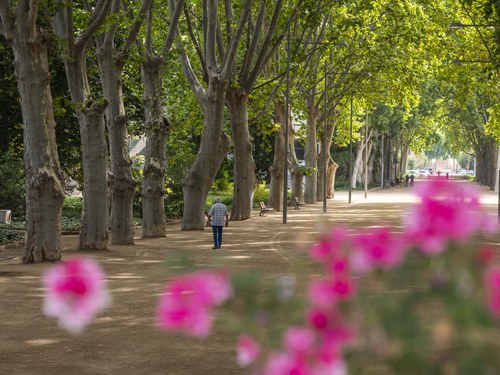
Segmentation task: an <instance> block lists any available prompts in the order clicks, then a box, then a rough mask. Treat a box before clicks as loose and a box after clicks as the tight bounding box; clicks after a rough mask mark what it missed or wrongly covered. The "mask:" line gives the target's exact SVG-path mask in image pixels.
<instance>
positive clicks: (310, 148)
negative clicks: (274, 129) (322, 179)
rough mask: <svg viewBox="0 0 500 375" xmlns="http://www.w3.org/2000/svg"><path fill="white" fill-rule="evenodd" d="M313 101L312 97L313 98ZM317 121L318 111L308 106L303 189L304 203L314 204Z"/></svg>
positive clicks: (316, 163) (316, 165) (316, 181)
mask: <svg viewBox="0 0 500 375" xmlns="http://www.w3.org/2000/svg"><path fill="white" fill-rule="evenodd" d="M313 100H314V97H313ZM317 120H318V109H317V108H316V106H314V105H310V106H309V111H308V114H307V138H306V146H305V150H304V159H305V162H306V167H307V168H308V173H307V176H306V182H305V188H304V202H305V203H311V204H314V203H316V202H317V201H318V199H317V190H318V151H317V146H316V143H317V140H316V129H317Z"/></svg>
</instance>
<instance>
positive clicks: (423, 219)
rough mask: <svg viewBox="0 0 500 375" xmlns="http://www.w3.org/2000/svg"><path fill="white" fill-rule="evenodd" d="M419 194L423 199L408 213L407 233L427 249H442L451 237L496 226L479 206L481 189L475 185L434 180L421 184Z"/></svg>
mask: <svg viewBox="0 0 500 375" xmlns="http://www.w3.org/2000/svg"><path fill="white" fill-rule="evenodd" d="M417 195H419V196H420V197H421V203H420V204H419V205H417V206H416V207H415V208H414V209H413V210H411V211H410V212H409V214H408V216H407V217H406V224H407V233H406V235H407V238H409V239H411V240H412V241H413V242H414V243H415V244H416V245H418V246H420V248H421V249H422V251H424V252H426V253H429V254H436V253H440V252H442V251H443V250H444V248H445V246H446V245H447V243H448V242H449V241H466V240H468V239H469V238H470V237H471V236H472V235H473V234H475V233H477V232H491V231H493V230H494V226H493V225H492V220H491V218H490V217H488V216H487V215H486V214H485V213H483V212H481V211H480V210H479V208H480V206H479V193H478V191H477V190H476V189H475V188H473V187H472V186H469V185H467V184H463V183H453V182H449V181H446V180H433V181H429V182H426V183H423V184H421V186H420V188H419V189H418V190H417Z"/></svg>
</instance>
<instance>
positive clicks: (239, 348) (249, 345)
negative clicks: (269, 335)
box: [236, 335, 261, 367]
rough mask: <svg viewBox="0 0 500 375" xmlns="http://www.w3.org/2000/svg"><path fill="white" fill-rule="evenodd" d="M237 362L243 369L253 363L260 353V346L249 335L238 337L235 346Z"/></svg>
mask: <svg viewBox="0 0 500 375" xmlns="http://www.w3.org/2000/svg"><path fill="white" fill-rule="evenodd" d="M236 352H237V362H238V365H240V366H241V367H245V366H248V365H250V364H251V363H253V362H255V360H256V359H257V358H258V357H259V355H260V353H261V348H260V345H259V343H258V342H257V341H255V340H254V339H253V338H252V337H251V336H250V335H240V337H238V343H237V345H236Z"/></svg>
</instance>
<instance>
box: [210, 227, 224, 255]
mask: <svg viewBox="0 0 500 375" xmlns="http://www.w3.org/2000/svg"><path fill="white" fill-rule="evenodd" d="M222 228H224V227H223V226H222V225H220V226H215V225H213V226H212V232H213V234H214V248H216V249H220V247H221V245H222Z"/></svg>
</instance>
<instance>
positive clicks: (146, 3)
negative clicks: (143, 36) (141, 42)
mask: <svg viewBox="0 0 500 375" xmlns="http://www.w3.org/2000/svg"><path fill="white" fill-rule="evenodd" d="M152 2H153V0H143V1H142V5H141V8H140V9H139V20H138V21H136V22H134V24H133V25H132V27H131V28H130V32H129V35H128V37H127V39H126V40H125V44H124V45H123V48H122V50H121V55H122V56H126V54H127V53H128V50H129V49H130V47H131V46H132V44H133V43H134V41H135V39H136V38H137V35H138V34H139V31H140V30H141V26H142V23H143V22H144V19H145V18H146V14H147V11H148V9H149V8H150V6H151V3H152Z"/></svg>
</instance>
